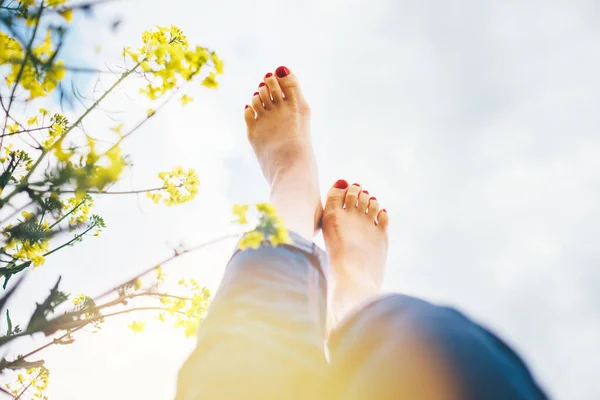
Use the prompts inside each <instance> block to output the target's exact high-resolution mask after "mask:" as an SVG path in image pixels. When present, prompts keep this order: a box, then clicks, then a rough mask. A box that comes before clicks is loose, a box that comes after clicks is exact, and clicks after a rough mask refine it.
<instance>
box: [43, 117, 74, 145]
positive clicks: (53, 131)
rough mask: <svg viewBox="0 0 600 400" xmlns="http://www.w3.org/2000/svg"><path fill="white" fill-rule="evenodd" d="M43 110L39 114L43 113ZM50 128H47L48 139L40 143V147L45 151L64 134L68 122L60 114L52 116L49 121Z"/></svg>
mask: <svg viewBox="0 0 600 400" xmlns="http://www.w3.org/2000/svg"><path fill="white" fill-rule="evenodd" d="M44 111H46V110H44V109H41V110H40V112H42V114H43V113H44ZM50 123H51V125H50V127H49V128H48V137H47V138H46V140H44V141H43V142H42V146H43V147H44V148H46V149H49V148H50V147H52V145H53V144H54V143H56V141H57V140H58V139H59V138H60V137H61V136H62V135H63V133H65V131H66V130H67V128H68V127H69V120H68V119H67V118H66V117H65V116H64V115H62V114H58V113H57V114H54V116H53V117H52V118H51V119H50Z"/></svg>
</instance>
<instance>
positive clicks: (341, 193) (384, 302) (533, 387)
mask: <svg viewBox="0 0 600 400" xmlns="http://www.w3.org/2000/svg"><path fill="white" fill-rule="evenodd" d="M387 224H388V216H387V213H386V212H383V211H380V210H379V205H378V203H377V201H376V199H375V198H374V197H370V195H369V194H368V193H367V194H365V191H364V190H362V188H361V187H360V185H357V184H355V185H352V186H349V187H348V184H347V182H345V181H338V182H336V184H335V185H334V186H333V187H332V188H331V190H330V191H329V194H328V197H327V200H326V203H325V209H324V211H323V235H324V237H325V244H326V245H327V250H328V253H329V258H330V271H331V272H332V278H333V279H332V280H331V281H330V287H331V290H332V302H333V304H332V306H333V312H334V314H335V315H336V316H337V317H338V318H340V317H342V316H344V315H345V314H346V313H347V312H348V311H349V310H350V309H355V310H360V311H358V312H354V314H353V315H351V316H349V317H346V318H345V319H344V321H343V322H342V323H341V324H340V326H339V327H337V328H336V329H335V330H334V332H333V333H332V334H331V335H330V340H329V349H330V359H331V375H330V379H329V383H328V385H327V387H328V392H329V393H328V395H327V398H328V399H333V400H335V399H339V400H342V399H343V400H362V399H378V400H385V399H420V400H429V399H431V400H455V399H456V400H458V399H467V400H471V399H473V400H480V399H489V400H496V399H497V400H506V399H523V400H524V399H545V398H546V397H545V395H544V394H543V392H542V391H541V390H540V389H539V387H538V385H537V384H536V383H535V381H534V379H533V378H532V376H531V374H530V373H529V371H528V369H527V367H526V366H525V364H524V363H523V361H521V359H520V358H519V357H518V355H517V354H516V353H515V352H514V351H512V350H511V349H510V348H509V347H508V346H507V345H506V344H505V343H504V342H502V341H501V340H500V339H499V338H497V337H496V336H494V335H493V334H492V333H490V332H489V331H487V330H486V329H484V328H482V327H481V326H479V325H477V324H476V323H474V322H472V321H471V320H469V319H468V318H466V317H465V316H464V315H462V314H461V313H459V312H458V311H456V310H453V309H450V308H445V307H438V306H434V305H432V304H430V303H427V302H425V301H422V300H418V299H415V298H411V297H408V296H402V295H391V296H385V297H382V298H377V297H375V295H376V294H377V292H378V291H379V288H380V285H381V281H382V278H383V270H384V266H385V259H386V253H387V240H388V239H387ZM369 298H370V299H371V300H368V299H369ZM373 299H375V300H373ZM365 301H368V303H367V304H368V305H366V306H362V307H358V305H359V304H360V303H362V304H365Z"/></svg>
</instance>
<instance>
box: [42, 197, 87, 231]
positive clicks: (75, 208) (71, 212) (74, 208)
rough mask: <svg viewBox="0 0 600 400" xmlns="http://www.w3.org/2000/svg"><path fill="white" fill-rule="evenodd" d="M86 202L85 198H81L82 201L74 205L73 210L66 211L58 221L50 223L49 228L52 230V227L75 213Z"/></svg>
mask: <svg viewBox="0 0 600 400" xmlns="http://www.w3.org/2000/svg"><path fill="white" fill-rule="evenodd" d="M83 203H85V199H83V200H81V203H79V204H77V205H76V206H75V207H73V208H72V209H71V211H69V212H68V213H66V214H65V215H63V216H62V217H61V218H60V219H59V220H57V221H56V222H54V223H53V224H52V225H50V226H49V227H48V230H51V229H52V228H54V227H55V226H56V225H58V224H60V223H61V222H62V221H63V220H64V219H65V218H67V217H68V216H69V215H71V214H73V213H74V212H75V211H76V210H77V209H78V208H79V207H81V205H82V204H83Z"/></svg>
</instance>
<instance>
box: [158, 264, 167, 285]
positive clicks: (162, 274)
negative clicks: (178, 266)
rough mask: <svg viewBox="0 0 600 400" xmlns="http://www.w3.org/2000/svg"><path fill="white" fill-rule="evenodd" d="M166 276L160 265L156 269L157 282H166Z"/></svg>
mask: <svg viewBox="0 0 600 400" xmlns="http://www.w3.org/2000/svg"><path fill="white" fill-rule="evenodd" d="M165 276H166V275H165V274H164V273H163V270H162V267H161V266H160V265H159V266H158V267H156V280H157V281H164V280H165Z"/></svg>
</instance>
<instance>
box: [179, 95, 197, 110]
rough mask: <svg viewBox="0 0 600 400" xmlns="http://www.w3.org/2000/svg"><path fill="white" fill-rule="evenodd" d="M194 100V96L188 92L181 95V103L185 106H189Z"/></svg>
mask: <svg viewBox="0 0 600 400" xmlns="http://www.w3.org/2000/svg"><path fill="white" fill-rule="evenodd" d="M192 101H194V98H192V97H190V96H188V95H187V94H184V95H183V96H182V97H181V104H182V105H183V106H184V107H185V106H187V105H188V104H189V103H191V102H192Z"/></svg>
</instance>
